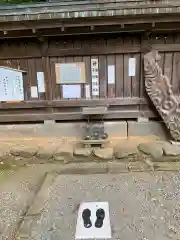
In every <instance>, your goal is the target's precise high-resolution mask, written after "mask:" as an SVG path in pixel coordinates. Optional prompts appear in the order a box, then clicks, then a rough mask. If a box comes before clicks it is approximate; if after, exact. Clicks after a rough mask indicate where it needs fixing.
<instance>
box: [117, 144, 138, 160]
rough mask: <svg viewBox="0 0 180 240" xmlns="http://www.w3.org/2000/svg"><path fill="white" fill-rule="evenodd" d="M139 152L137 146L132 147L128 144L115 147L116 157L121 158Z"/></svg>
mask: <svg viewBox="0 0 180 240" xmlns="http://www.w3.org/2000/svg"><path fill="white" fill-rule="evenodd" d="M137 153H138V150H137V148H136V147H132V146H128V145H126V146H125V145H123V146H116V148H115V157H116V158H119V159H121V158H127V157H129V156H133V155H137Z"/></svg>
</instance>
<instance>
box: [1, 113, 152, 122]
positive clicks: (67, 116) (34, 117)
mask: <svg viewBox="0 0 180 240" xmlns="http://www.w3.org/2000/svg"><path fill="white" fill-rule="evenodd" d="M140 116H142V112H141V111H109V112H108V114H107V115H105V116H104V119H105V120H106V119H107V120H109V119H111V120H112V119H128V118H129V119H132V118H138V117H140ZM143 116H144V117H147V118H154V117H157V116H156V115H155V113H154V112H152V111H143ZM83 119H84V117H83V115H82V113H81V112H73V113H67V112H63V113H52V114H51V113H43V114H42V113H36V114H32V113H27V114H24V113H23V114H11V113H9V114H3V115H1V114H0V122H37V121H45V120H59V121H65V120H66V121H67V120H72V121H73V120H83Z"/></svg>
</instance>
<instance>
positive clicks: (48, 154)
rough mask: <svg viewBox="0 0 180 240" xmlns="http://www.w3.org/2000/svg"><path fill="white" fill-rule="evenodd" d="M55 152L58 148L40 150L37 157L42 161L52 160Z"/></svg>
mask: <svg viewBox="0 0 180 240" xmlns="http://www.w3.org/2000/svg"><path fill="white" fill-rule="evenodd" d="M55 152H56V148H52V147H50V148H40V149H39V150H38V152H37V155H36V156H37V157H38V158H40V159H51V158H52V157H53V155H54V153H55Z"/></svg>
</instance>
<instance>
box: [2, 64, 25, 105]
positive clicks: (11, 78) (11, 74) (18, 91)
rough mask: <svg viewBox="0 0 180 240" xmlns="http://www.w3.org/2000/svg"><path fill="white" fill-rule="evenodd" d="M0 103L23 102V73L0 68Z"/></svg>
mask: <svg viewBox="0 0 180 240" xmlns="http://www.w3.org/2000/svg"><path fill="white" fill-rule="evenodd" d="M0 101H1V102H7V101H24V84H23V71H20V70H17V69H12V68H7V67H3V66H2V67H0Z"/></svg>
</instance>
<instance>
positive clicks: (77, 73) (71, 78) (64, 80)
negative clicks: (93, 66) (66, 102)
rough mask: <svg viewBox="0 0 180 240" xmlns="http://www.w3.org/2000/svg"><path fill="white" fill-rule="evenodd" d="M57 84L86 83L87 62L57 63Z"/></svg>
mask: <svg viewBox="0 0 180 240" xmlns="http://www.w3.org/2000/svg"><path fill="white" fill-rule="evenodd" d="M55 71H56V83H57V84H81V83H86V73H85V63H84V62H77V63H56V64H55Z"/></svg>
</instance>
